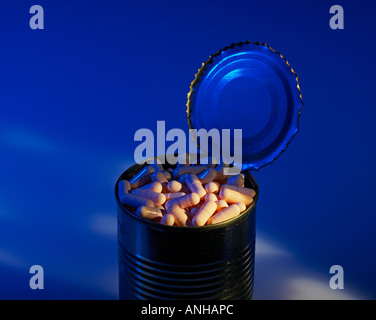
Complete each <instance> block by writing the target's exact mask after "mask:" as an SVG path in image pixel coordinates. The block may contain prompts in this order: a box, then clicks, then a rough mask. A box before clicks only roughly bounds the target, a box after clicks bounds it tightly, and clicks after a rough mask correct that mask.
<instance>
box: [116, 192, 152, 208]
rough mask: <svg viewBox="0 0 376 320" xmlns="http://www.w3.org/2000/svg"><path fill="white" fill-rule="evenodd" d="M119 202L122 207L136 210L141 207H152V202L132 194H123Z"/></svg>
mask: <svg viewBox="0 0 376 320" xmlns="http://www.w3.org/2000/svg"><path fill="white" fill-rule="evenodd" d="M120 202H121V203H122V204H124V205H127V206H130V207H134V208H138V207H141V206H147V207H154V202H153V201H152V200H150V199H146V198H143V197H140V196H137V195H134V194H130V193H124V194H123V195H122V196H121V197H120Z"/></svg>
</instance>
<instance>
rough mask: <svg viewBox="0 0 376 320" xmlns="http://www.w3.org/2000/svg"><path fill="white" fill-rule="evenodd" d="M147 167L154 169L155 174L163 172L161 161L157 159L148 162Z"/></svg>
mask: <svg viewBox="0 0 376 320" xmlns="http://www.w3.org/2000/svg"><path fill="white" fill-rule="evenodd" d="M149 165H150V166H152V167H153V168H154V170H155V172H158V171H164V168H163V165H162V161H161V160H160V159H158V158H154V159H153V160H152V161H150V163H149Z"/></svg>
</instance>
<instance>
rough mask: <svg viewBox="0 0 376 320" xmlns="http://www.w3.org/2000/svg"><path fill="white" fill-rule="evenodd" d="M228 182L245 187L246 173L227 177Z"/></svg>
mask: <svg viewBox="0 0 376 320" xmlns="http://www.w3.org/2000/svg"><path fill="white" fill-rule="evenodd" d="M226 184H229V185H233V186H238V187H243V186H244V174H242V173H240V174H237V175H235V176H232V177H229V178H227V181H226Z"/></svg>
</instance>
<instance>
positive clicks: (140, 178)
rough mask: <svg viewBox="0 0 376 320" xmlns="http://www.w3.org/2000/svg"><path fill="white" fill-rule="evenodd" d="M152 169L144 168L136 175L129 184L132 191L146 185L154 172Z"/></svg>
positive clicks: (149, 167)
mask: <svg viewBox="0 0 376 320" xmlns="http://www.w3.org/2000/svg"><path fill="white" fill-rule="evenodd" d="M154 171H155V170H154V168H153V167H151V166H146V167H144V168H143V169H141V171H140V172H139V173H137V174H136V175H135V176H134V177H133V178H132V179H131V180H130V181H129V182H130V184H131V187H132V189H134V188H139V187H141V186H143V185H144V184H146V183H148V182H149V181H150V179H151V175H152V174H153V172H154Z"/></svg>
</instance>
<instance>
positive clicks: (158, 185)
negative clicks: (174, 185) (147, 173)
mask: <svg viewBox="0 0 376 320" xmlns="http://www.w3.org/2000/svg"><path fill="white" fill-rule="evenodd" d="M140 189H144V190H151V191H154V192H159V193H160V192H162V184H161V183H159V182H151V183H149V184H145V185H144V186H142V187H141V188H140Z"/></svg>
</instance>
